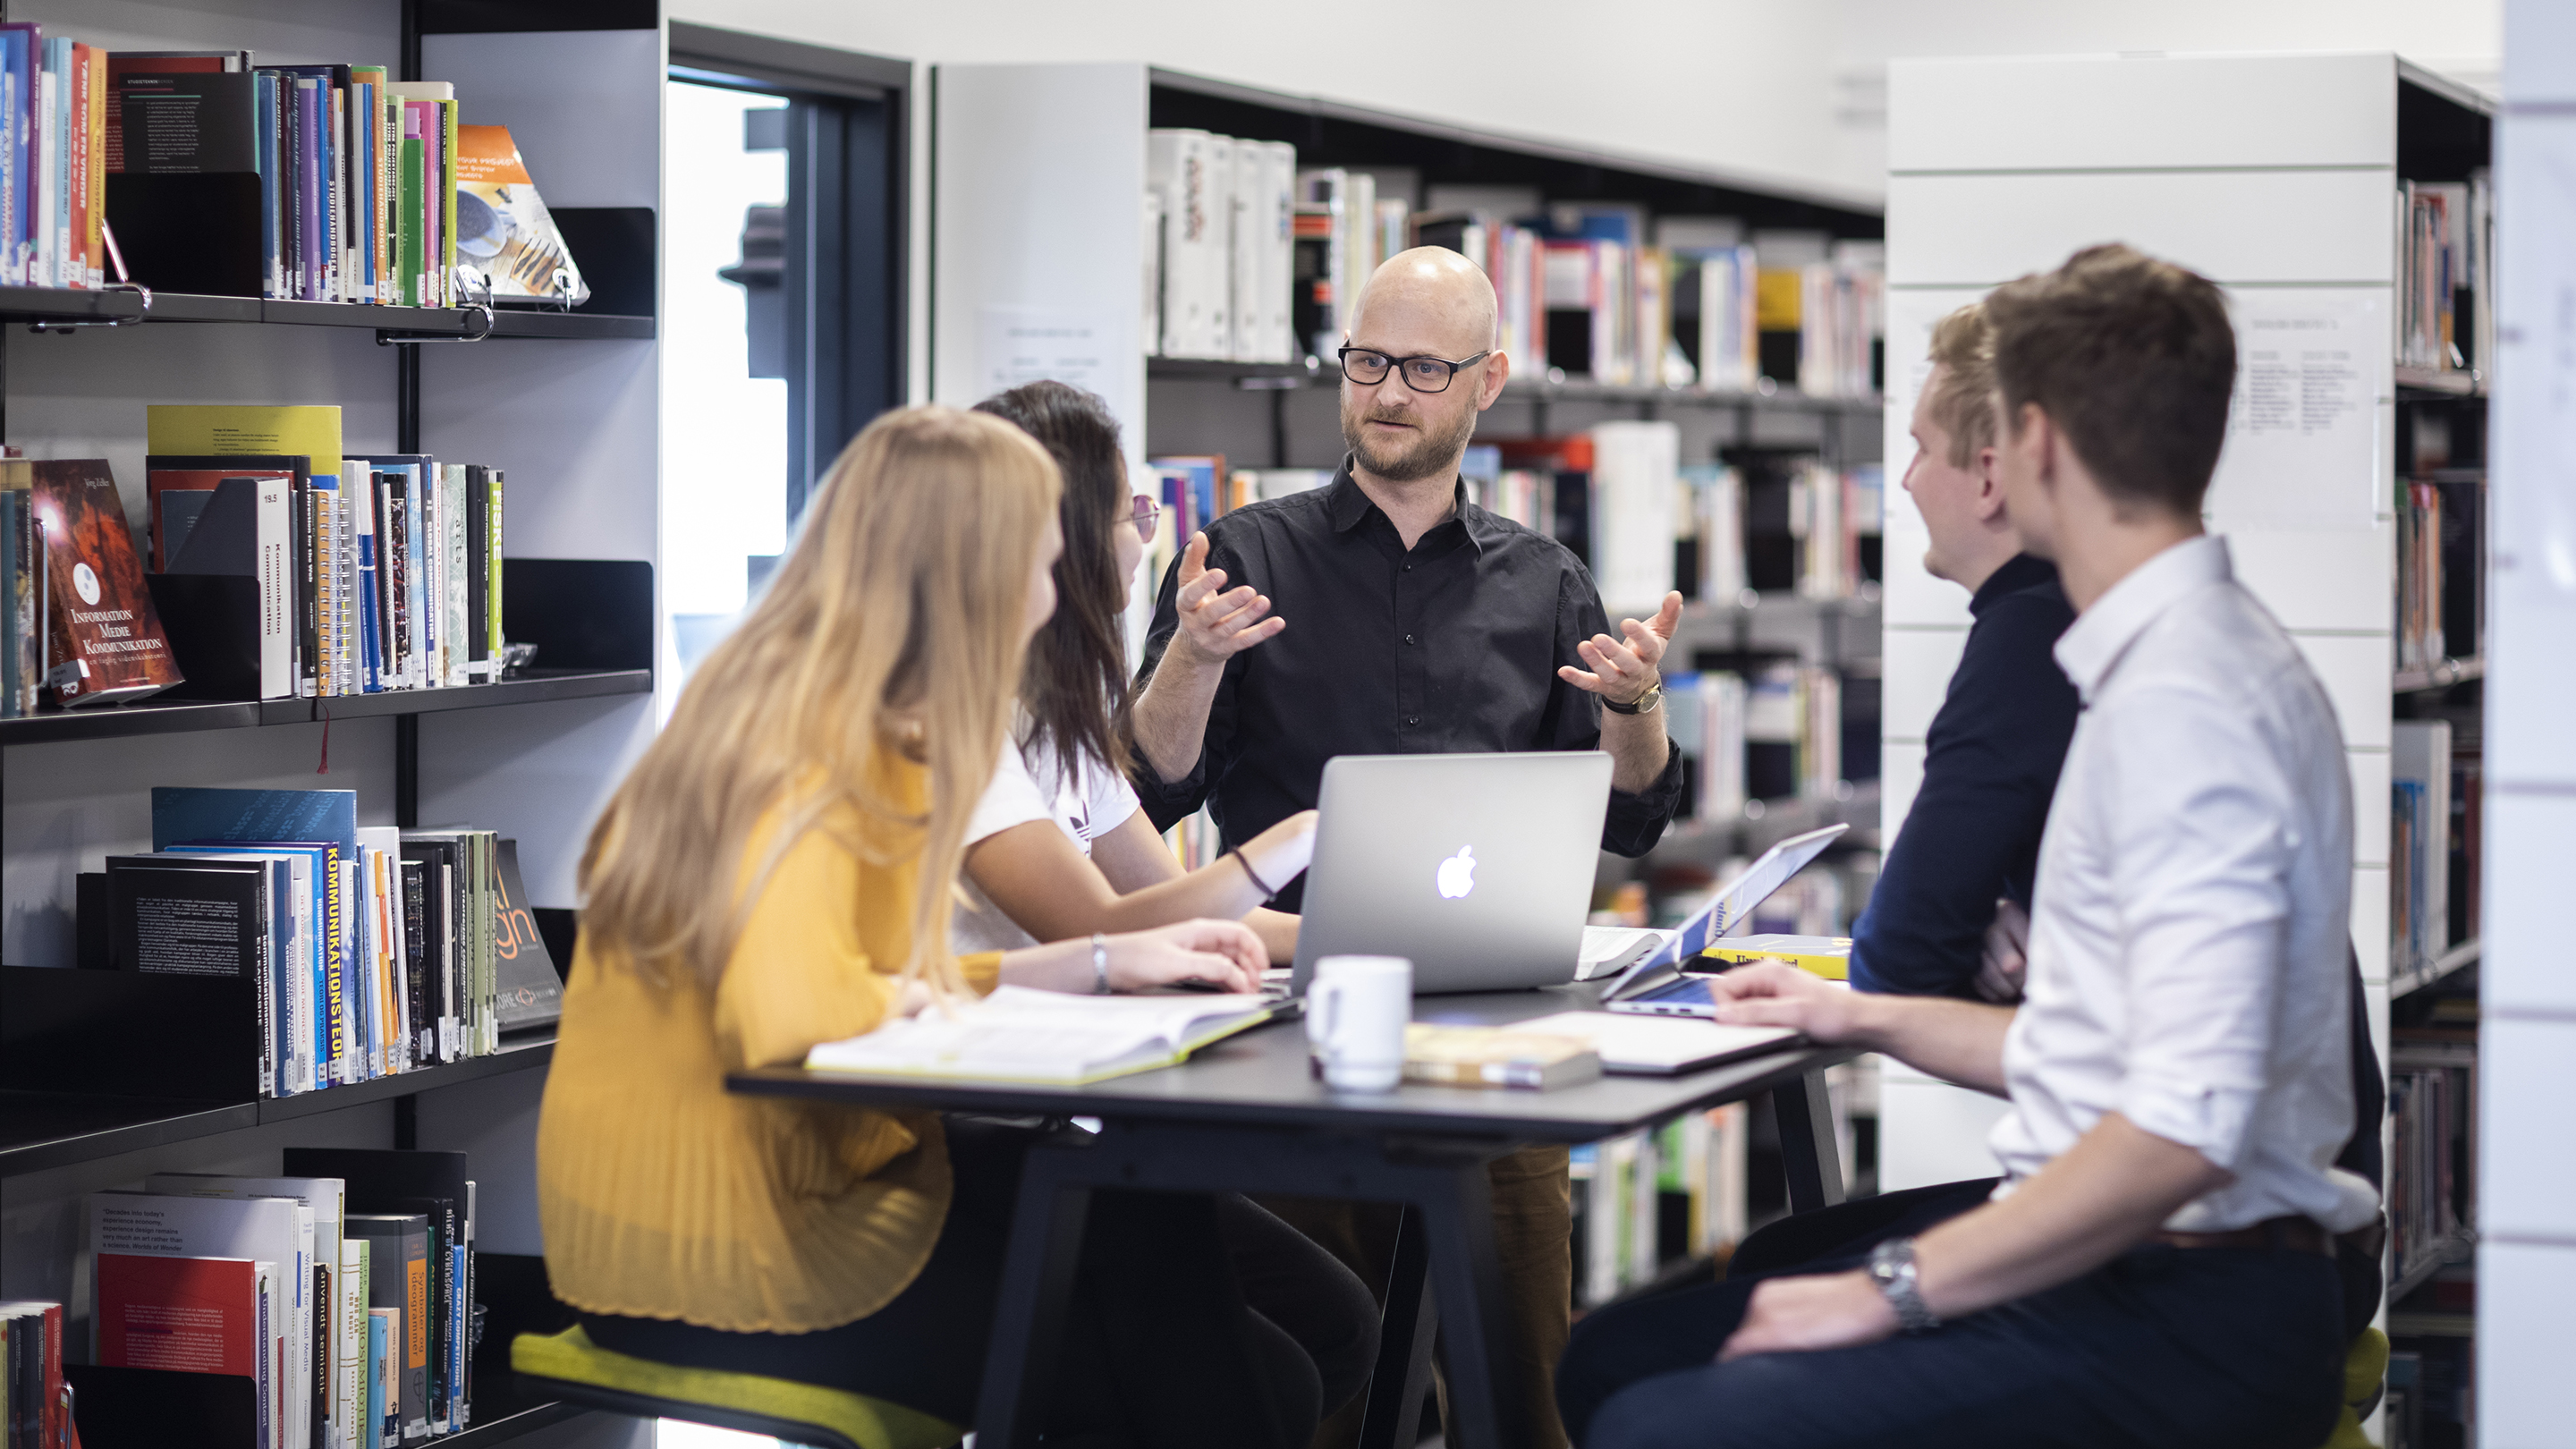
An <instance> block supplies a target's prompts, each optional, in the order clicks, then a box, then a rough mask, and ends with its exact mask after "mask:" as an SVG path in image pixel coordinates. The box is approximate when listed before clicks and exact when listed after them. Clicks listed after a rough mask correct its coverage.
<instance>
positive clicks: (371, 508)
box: [349, 471, 386, 694]
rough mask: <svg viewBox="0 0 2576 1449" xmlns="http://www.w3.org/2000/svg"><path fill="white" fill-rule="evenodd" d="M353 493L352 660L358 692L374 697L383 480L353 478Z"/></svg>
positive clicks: (380, 645)
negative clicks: (354, 627)
mask: <svg viewBox="0 0 2576 1449" xmlns="http://www.w3.org/2000/svg"><path fill="white" fill-rule="evenodd" d="M354 477H355V479H356V483H357V487H356V490H355V491H354V492H353V493H352V494H351V495H350V500H349V501H350V505H351V511H352V512H353V513H355V514H356V515H357V535H358V545H357V552H358V560H357V562H358V590H357V600H356V602H357V614H358V637H357V639H356V640H355V641H354V642H355V645H356V649H355V656H356V664H357V685H358V690H359V692H363V693H366V694H375V693H378V692H380V691H382V690H383V688H384V687H385V686H384V667H385V663H386V659H385V647H384V601H383V599H382V598H381V597H380V595H381V591H382V588H383V582H382V580H383V575H384V571H385V570H384V553H383V550H384V534H383V529H382V523H381V519H380V516H379V515H380V514H381V512H382V510H383V508H384V501H383V500H384V479H383V478H381V477H380V476H378V475H376V474H375V473H374V472H372V471H361V472H358V473H356V474H355V475H354Z"/></svg>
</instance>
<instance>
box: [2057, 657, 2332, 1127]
mask: <svg viewBox="0 0 2576 1449" xmlns="http://www.w3.org/2000/svg"><path fill="white" fill-rule="evenodd" d="M2159 693H2160V694H2164V695H2166V696H2167V698H2165V699H2159V700H2156V701H2155V703H2156V704H2166V703H2169V704H2170V706H2171V707H2170V708H2156V707H2152V706H2151V705H2150V701H2149V700H2148V699H2144V698H2142V699H2139V700H2135V701H2132V702H2131V704H2130V706H2129V707H2127V708H2123V709H2121V710H2119V711H2117V712H2115V713H2113V714H2112V715H2111V716H2110V717H2109V718H2108V719H2107V720H2106V721H2105V724H2106V726H2107V729H2108V734H2107V736H2106V738H2105V740H2104V743H2105V745H2106V746H2107V747H2108V748H2107V749H2106V750H2105V755H2106V757H2107V761H2108V764H2109V767H2110V770H2111V774H2110V775H2109V777H2108V780H2107V783H2108V785H2109V787H2110V790H2111V792H2112V796H2111V798H2113V799H2116V800H2117V801H2119V802H2120V808H2119V809H2118V811H2117V813H2116V818H2115V820H2114V823H2113V836H2114V838H2113V841H2112V859H2111V878H2112V882H2113V886H2114V889H2115V890H2116V891H2117V893H2118V895H2119V899H2120V901H2121V903H2122V920H2121V929H2122V933H2123V936H2124V938H2125V939H2124V941H2123V943H2122V947H2123V954H2124V957H2125V959H2126V962H2127V966H2128V971H2127V988H2128V989H2127V996H2126V1001H2125V1003H2124V1008H2125V1010H2126V1012H2127V1013H2128V1017H2129V1022H2128V1028H2129V1029H2128V1031H2127V1032H2126V1033H2125V1034H2124V1036H2125V1041H2126V1049H2127V1056H2128V1062H2127V1066H2128V1070H2127V1072H2126V1074H2125V1076H2124V1077H2123V1079H2122V1082H2121V1086H2120V1092H2119V1111H2120V1114H2121V1115H2122V1116H2124V1117H2127V1118H2128V1119H2129V1120H2130V1121H2131V1122H2132V1123H2134V1124H2135V1125H2137V1126H2138V1127H2140V1128H2142V1129H2144V1130H2146V1131H2148V1132H2152V1133H2154V1134H2155V1135H2157V1136H2159V1137H2162V1138H2165V1139H2166V1140H2168V1141H2171V1142H2175V1143H2179V1144H2180V1145H2182V1146H2185V1147H2189V1148H2191V1149H2192V1150H2193V1151H2195V1152H2198V1153H2199V1154H2200V1155H2201V1156H2202V1157H2204V1158H2206V1159H2208V1160H2209V1162H2210V1164H2211V1165H2212V1166H2214V1167H2218V1168H2222V1169H2225V1170H2228V1171H2234V1170H2236V1169H2237V1168H2238V1167H2239V1166H2240V1165H2241V1164H2242V1162H2243V1159H2244V1152H2245V1145H2246V1134H2247V1128H2248V1126H2249V1124H2250V1123H2251V1122H2252V1120H2253V1116H2254V1112H2255V1108H2256V1106H2257V1105H2258V1104H2259V1102H2260V1101H2261V1099H2262V1096H2263V1093H2264V1091H2265V1090H2266V1085H2267V1082H2268V1080H2269V1076H2270V1071H2271V1060H2270V1059H2271V1054H2272V1037H2273V1033H2274V1030H2275V1027H2274V1017H2275V1015H2276V1004H2277V1000H2278V997H2279V994H2280V990H2281V974H2282V970H2283V958H2284V955H2285V945H2286V935H2287V932H2288V929H2289V921H2290V908H2291V903H2290V866H2291V857H2292V854H2293V852H2294V850H2295V849H2296V846H2297V842H2296V841H2295V840H2293V839H2292V838H2291V827H2290V825H2289V822H2290V821H2291V820H2292V819H2294V818H2295V815H2294V812H2293V808H2292V805H2291V800H2290V796H2291V792H2292V784H2291V782H2290V781H2289V780H2288V779H2287V778H2286V777H2285V776H2283V775H2282V774H2281V773H2280V772H2279V771H2278V770H2277V769H2272V768H2266V766H2267V765H2269V764H2270V762H2272V761H2273V759H2274V756H2273V755H2272V753H2271V752H2270V751H2268V750H2267V749H2265V748H2263V746H2262V744H2261V742H2260V741H2259V740H2258V739H2256V738H2255V736H2256V735H2257V733H2258V731H2259V728H2260V726H2259V725H2258V724H2257V723H2256V722H2255V721H2254V720H2252V719H2251V718H2249V717H2247V716H2246V715H2245V714H2244V713H2243V712H2242V711H2241V710H2237V709H2233V708H2230V707H2229V706H2228V704H2227V703H2226V702H2225V701H2221V700H2215V699H2211V698H2207V697H2193V696H2191V695H2190V694H2189V693H2187V692H2185V691H2181V690H2172V691H2159Z"/></svg>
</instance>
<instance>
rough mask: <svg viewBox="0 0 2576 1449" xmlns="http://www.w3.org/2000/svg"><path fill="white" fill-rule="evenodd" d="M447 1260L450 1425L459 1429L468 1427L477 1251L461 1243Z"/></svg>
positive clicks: (449, 1253) (452, 1431)
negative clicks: (469, 1333) (469, 1334)
mask: <svg viewBox="0 0 2576 1449" xmlns="http://www.w3.org/2000/svg"><path fill="white" fill-rule="evenodd" d="M447 1263H448V1267H447V1284H448V1287H447V1363H448V1373H447V1427H448V1432H450V1433H455V1432H458V1431H460V1430H462V1429H463V1428H464V1427H465V1376H466V1374H467V1373H468V1372H470V1371H471V1370H470V1368H469V1365H471V1364H472V1362H473V1359H474V1355H473V1352H472V1348H471V1345H470V1344H469V1343H468V1342H467V1339H466V1330H465V1322H466V1319H467V1318H468V1317H470V1316H471V1315H472V1313H473V1308H472V1306H471V1303H470V1300H469V1299H468V1298H467V1297H466V1294H467V1293H468V1292H470V1291H471V1276H470V1275H471V1273H472V1271H473V1270H472V1267H471V1265H472V1263H473V1254H472V1252H471V1251H470V1250H469V1249H467V1247H466V1246H465V1245H464V1244H462V1243H459V1244H457V1245H456V1246H454V1247H452V1248H450V1249H448V1250H447Z"/></svg>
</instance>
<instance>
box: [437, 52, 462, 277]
mask: <svg viewBox="0 0 2576 1449" xmlns="http://www.w3.org/2000/svg"><path fill="white" fill-rule="evenodd" d="M438 118H439V138H438V204H439V213H438V292H439V296H440V297H441V298H442V299H444V301H445V303H446V305H448V306H451V307H453V306H455V305H456V304H457V302H458V300H459V299H458V297H457V295H456V102H454V101H440V102H439V103H438Z"/></svg>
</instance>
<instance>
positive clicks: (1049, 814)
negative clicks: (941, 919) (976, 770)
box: [948, 745, 1140, 955]
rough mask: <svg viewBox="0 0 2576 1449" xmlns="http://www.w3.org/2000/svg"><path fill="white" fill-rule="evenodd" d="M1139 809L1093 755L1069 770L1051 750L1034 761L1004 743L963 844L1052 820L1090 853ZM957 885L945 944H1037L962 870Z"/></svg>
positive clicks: (999, 947) (992, 947)
mask: <svg viewBox="0 0 2576 1449" xmlns="http://www.w3.org/2000/svg"><path fill="white" fill-rule="evenodd" d="M1138 808H1140V807H1139V805H1138V803H1137V800H1136V792H1135V790H1134V789H1133V788H1131V787H1130V786H1129V785H1128V783H1127V777H1126V776H1124V775H1122V774H1120V773H1119V772H1118V771H1116V770H1110V769H1104V768H1102V767H1101V765H1100V763H1099V762H1098V761H1096V760H1092V759H1090V758H1088V757H1077V758H1076V761H1075V765H1074V768H1073V769H1072V770H1070V771H1068V770H1066V769H1065V768H1064V767H1063V761H1062V760H1061V759H1060V758H1058V757H1057V756H1056V754H1055V752H1054V751H1052V750H1049V751H1046V752H1045V753H1044V754H1043V755H1042V756H1041V757H1040V758H1038V759H1037V760H1035V761H1032V760H1031V759H1030V758H1029V757H1028V752H1026V751H1024V750H1022V749H1020V748H1019V747H1018V746H1016V745H1004V746H1003V747H1002V760H1001V763H1000V765H998V766H997V767H996V768H995V769H994V771H993V783H992V784H990V785H988V786H986V787H985V789H984V798H982V799H981V800H978V801H976V802H975V813H974V815H973V816H972V817H970V818H969V819H968V820H967V822H966V844H967V845H968V846H970V847H971V846H973V845H974V844H975V843H976V842H977V841H979V840H983V839H986V838H987V837H990V836H995V835H999V834H1001V833H1002V832H1003V831H1005V830H1008V829H1010V828H1011V827H1013V826H1015V825H1025V824H1027V823H1028V822H1030V821H1032V820H1052V821H1054V822H1055V823H1056V827H1057V828H1058V829H1060V830H1062V831H1063V832H1064V833H1065V837H1066V838H1067V839H1069V840H1071V841H1072V842H1073V847H1074V849H1076V850H1079V851H1081V852H1082V853H1083V854H1084V855H1086V856H1088V855H1090V854H1091V842H1092V841H1094V840H1097V839H1099V838H1100V837H1101V836H1103V835H1106V834H1108V833H1109V832H1110V831H1112V830H1115V829H1117V828H1118V827H1119V826H1121V825H1124V824H1126V823H1127V817H1128V816H1130V815H1133V814H1135V813H1136V811H1137V810H1138ZM957 887H958V891H959V893H960V894H961V895H963V896H964V897H965V899H964V900H963V901H962V902H960V903H959V905H958V907H957V910H956V913H955V914H954V915H952V916H951V917H950V918H949V922H948V938H949V946H950V949H952V950H955V951H957V952H958V953H959V954H961V955H963V954H969V953H972V952H976V951H1016V950H1018V949H1019V948H1021V947H1023V946H1034V945H1037V944H1038V939H1037V938H1036V937H1035V936H1032V935H1030V934H1029V933H1028V932H1026V931H1024V930H1022V929H1020V924H1019V922H1017V921H1014V920H1012V919H1011V918H1010V917H1009V916H1007V915H1004V914H1003V913H1002V909H1001V908H1000V907H999V906H996V905H994V904H993V903H992V901H990V900H989V899H987V898H986V897H985V895H984V892H983V891H982V890H980V889H978V888H977V886H976V884H975V882H974V880H973V879H972V878H971V877H966V876H962V875H961V876H960V877H959V879H958V881H957Z"/></svg>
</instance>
